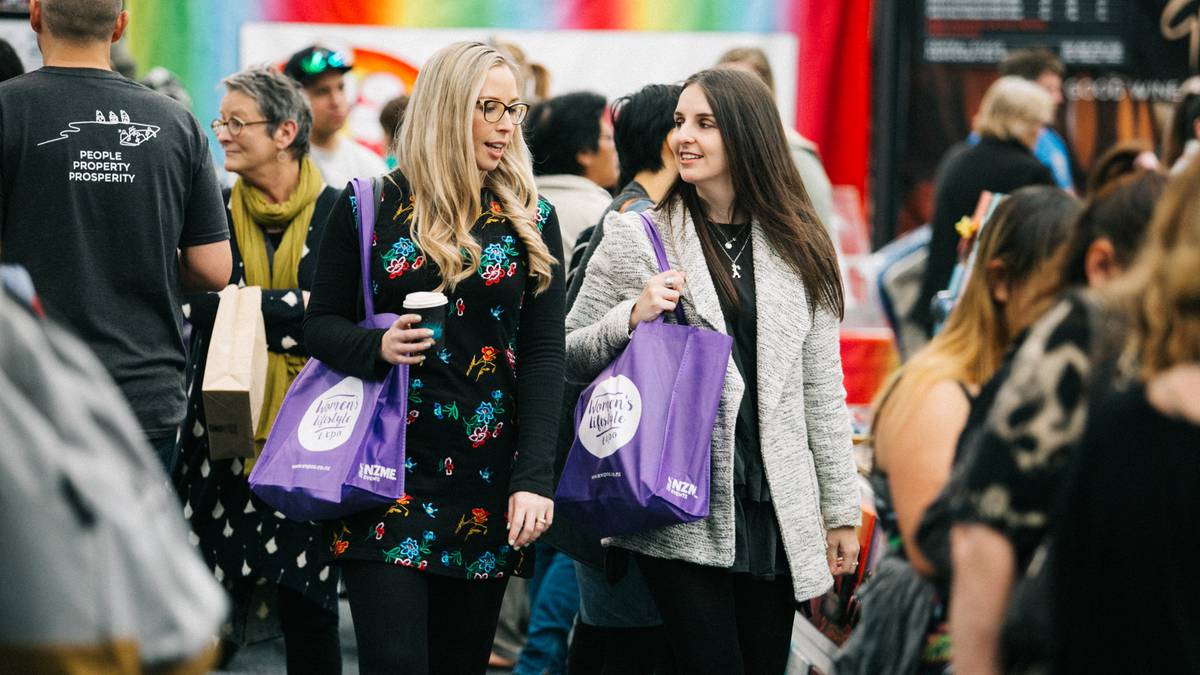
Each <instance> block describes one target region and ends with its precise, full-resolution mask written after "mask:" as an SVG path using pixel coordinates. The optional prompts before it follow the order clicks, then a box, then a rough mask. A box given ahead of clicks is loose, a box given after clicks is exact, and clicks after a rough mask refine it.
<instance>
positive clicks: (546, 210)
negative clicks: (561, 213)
mask: <svg viewBox="0 0 1200 675" xmlns="http://www.w3.org/2000/svg"><path fill="white" fill-rule="evenodd" d="M551 208H552V207H551V206H550V202H548V201H546V200H545V199H542V198H541V197H538V213H537V219H536V220H535V221H534V224H535V225H537V229H538V232H541V231H542V230H543V229H545V227H546V219H547V218H549V217H550V209H551Z"/></svg>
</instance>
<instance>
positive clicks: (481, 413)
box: [463, 389, 505, 448]
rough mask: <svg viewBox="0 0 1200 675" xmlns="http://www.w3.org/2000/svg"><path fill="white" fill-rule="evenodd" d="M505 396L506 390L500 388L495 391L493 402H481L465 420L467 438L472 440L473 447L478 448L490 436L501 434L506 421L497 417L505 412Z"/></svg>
mask: <svg viewBox="0 0 1200 675" xmlns="http://www.w3.org/2000/svg"><path fill="white" fill-rule="evenodd" d="M503 397H504V392H502V391H500V390H499V389H497V390H496V391H493V392H492V400H491V402H488V401H483V402H481V403H480V404H479V405H478V406H477V407H476V408H475V414H473V415H471V417H470V419H466V420H463V426H464V427H465V428H466V431H467V438H469V439H470V440H471V447H473V448H478V447H480V446H481V445H483V444H484V443H486V442H487V439H488V437H489V436H490V437H492V438H496V437H498V436H499V435H500V430H501V429H503V428H504V423H503V422H499V421H497V420H496V418H497V416H498V415H503V414H504V413H505V410H504V406H503V402H502V399H503Z"/></svg>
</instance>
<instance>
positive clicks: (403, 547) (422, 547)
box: [383, 530, 436, 570]
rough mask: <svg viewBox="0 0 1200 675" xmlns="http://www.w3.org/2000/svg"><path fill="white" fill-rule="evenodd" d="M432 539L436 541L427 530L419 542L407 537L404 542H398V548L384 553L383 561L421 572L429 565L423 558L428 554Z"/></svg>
mask: <svg viewBox="0 0 1200 675" xmlns="http://www.w3.org/2000/svg"><path fill="white" fill-rule="evenodd" d="M434 539H436V537H435V536H434V534H433V533H432V532H430V531H429V530H426V531H425V534H424V535H423V536H422V537H421V541H420V542H418V541H417V540H416V539H413V538H412V537H407V538H405V540H404V541H402V542H400V544H399V545H398V546H395V547H393V548H392V549H390V550H387V551H384V552H383V559H384V561H386V562H389V563H392V564H395V565H403V566H405V567H416V568H417V569H422V570H423V569H425V567H426V566H427V565H428V564H429V562H428V561H427V560H425V559H424V557H425V556H427V555H429V554H430V550H429V544H431V543H432V542H433V540H434Z"/></svg>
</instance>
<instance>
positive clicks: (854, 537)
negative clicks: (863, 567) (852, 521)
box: [825, 527, 858, 575]
mask: <svg viewBox="0 0 1200 675" xmlns="http://www.w3.org/2000/svg"><path fill="white" fill-rule="evenodd" d="M825 540H826V541H827V542H828V543H829V548H827V549H825V555H826V556H827V557H828V558H829V571H830V572H831V573H833V574H834V575H838V574H853V573H854V572H857V571H858V534H856V533H855V532H854V528H853V527H835V528H833V529H832V530H830V531H829V532H828V533H827V534H826V535H825Z"/></svg>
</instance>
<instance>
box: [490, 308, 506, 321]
mask: <svg viewBox="0 0 1200 675" xmlns="http://www.w3.org/2000/svg"><path fill="white" fill-rule="evenodd" d="M503 313H504V307H502V306H500V305H496V306H495V307H493V308H492V318H493V319H495V320H497V321H499V320H500V315H501V314H503Z"/></svg>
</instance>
